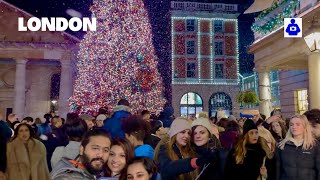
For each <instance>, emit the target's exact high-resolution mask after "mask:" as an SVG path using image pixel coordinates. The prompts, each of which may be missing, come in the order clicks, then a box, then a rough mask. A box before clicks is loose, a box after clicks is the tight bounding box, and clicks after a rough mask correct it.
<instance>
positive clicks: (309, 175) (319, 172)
mask: <svg viewBox="0 0 320 180" xmlns="http://www.w3.org/2000/svg"><path fill="white" fill-rule="evenodd" d="M276 159H277V180H320V147H319V143H317V144H316V145H315V146H314V147H313V148H311V149H310V150H303V149H302V145H301V146H299V147H297V146H296V145H295V144H294V143H293V142H291V141H288V142H287V143H286V144H285V146H284V149H283V150H281V149H279V148H277V150H276Z"/></svg>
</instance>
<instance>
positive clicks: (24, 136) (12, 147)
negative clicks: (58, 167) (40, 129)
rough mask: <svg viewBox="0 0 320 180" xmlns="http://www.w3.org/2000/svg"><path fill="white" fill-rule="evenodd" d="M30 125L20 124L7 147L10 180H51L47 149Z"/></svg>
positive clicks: (7, 172)
mask: <svg viewBox="0 0 320 180" xmlns="http://www.w3.org/2000/svg"><path fill="white" fill-rule="evenodd" d="M34 137H35V133H34V131H33V129H32V127H31V126H30V125H28V124H23V123H22V124H19V125H18V126H17V128H16V129H15V135H14V137H13V138H12V140H11V141H10V142H9V143H8V145H7V159H8V160H7V171H6V174H7V177H8V180H38V179H39V180H40V179H41V180H49V179H50V175H49V170H48V166H47V160H46V148H45V146H44V145H43V144H42V143H41V142H40V141H39V140H37V139H35V138H34Z"/></svg>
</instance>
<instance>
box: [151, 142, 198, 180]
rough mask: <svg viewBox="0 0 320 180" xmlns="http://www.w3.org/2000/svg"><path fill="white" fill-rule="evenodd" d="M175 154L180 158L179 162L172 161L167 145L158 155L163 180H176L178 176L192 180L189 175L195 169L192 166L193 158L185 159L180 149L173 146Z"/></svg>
mask: <svg viewBox="0 0 320 180" xmlns="http://www.w3.org/2000/svg"><path fill="white" fill-rule="evenodd" d="M172 148H173V149H174V152H175V153H176V154H177V156H178V157H179V159H178V160H171V159H170V157H169V155H168V151H167V149H166V145H161V146H160V151H159V153H158V154H156V155H157V156H158V160H159V164H158V168H159V170H160V175H161V179H163V180H176V179H178V176H179V175H181V174H183V175H184V180H191V177H190V175H189V174H188V173H189V172H191V171H194V170H195V169H194V168H193V167H192V166H191V158H183V157H182V155H181V153H180V151H179V149H178V147H177V146H176V145H173V147H172Z"/></svg>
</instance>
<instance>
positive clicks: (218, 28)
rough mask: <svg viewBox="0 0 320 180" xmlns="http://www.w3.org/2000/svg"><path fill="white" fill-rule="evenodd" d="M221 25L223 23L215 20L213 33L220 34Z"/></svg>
mask: <svg viewBox="0 0 320 180" xmlns="http://www.w3.org/2000/svg"><path fill="white" fill-rule="evenodd" d="M222 24H223V21H222V20H215V21H214V32H222V29H223V27H222Z"/></svg>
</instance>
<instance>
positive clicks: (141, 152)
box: [134, 144, 154, 160]
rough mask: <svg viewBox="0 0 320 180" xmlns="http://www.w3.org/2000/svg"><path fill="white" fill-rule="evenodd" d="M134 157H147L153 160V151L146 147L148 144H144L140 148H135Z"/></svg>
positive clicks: (148, 146)
mask: <svg viewBox="0 0 320 180" xmlns="http://www.w3.org/2000/svg"><path fill="white" fill-rule="evenodd" d="M134 155H135V156H136V157H147V158H149V159H152V160H153V156H154V149H153V148H152V147H151V146H150V145H148V144H144V145H141V146H137V147H136V148H135V149H134Z"/></svg>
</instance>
